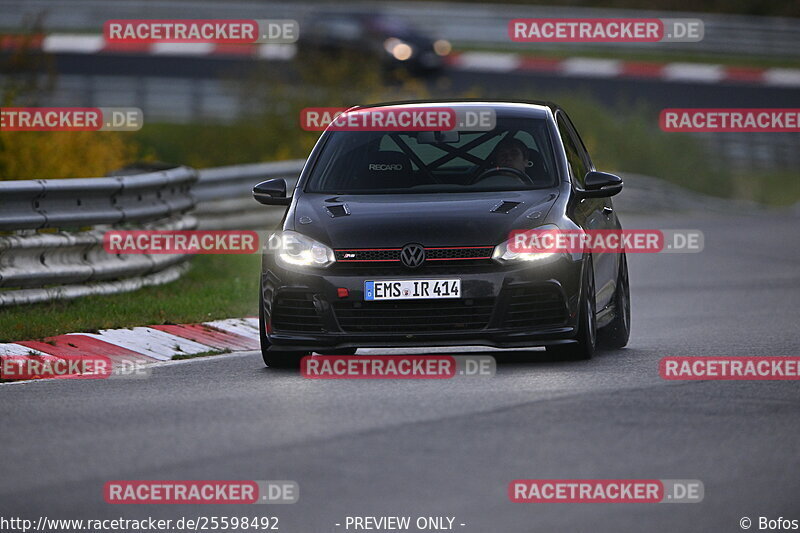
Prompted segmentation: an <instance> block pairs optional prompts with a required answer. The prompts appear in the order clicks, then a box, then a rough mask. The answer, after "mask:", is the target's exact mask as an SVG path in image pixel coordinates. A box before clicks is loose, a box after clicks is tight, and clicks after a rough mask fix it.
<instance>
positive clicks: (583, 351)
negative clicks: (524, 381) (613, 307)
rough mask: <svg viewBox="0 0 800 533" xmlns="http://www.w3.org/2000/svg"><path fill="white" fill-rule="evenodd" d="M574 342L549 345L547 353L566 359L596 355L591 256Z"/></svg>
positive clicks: (587, 266)
mask: <svg viewBox="0 0 800 533" xmlns="http://www.w3.org/2000/svg"><path fill="white" fill-rule="evenodd" d="M575 340H577V341H578V342H577V343H574V344H554V345H552V346H547V347H546V348H545V349H546V350H547V353H550V354H553V355H556V356H558V357H563V358H565V359H577V360H585V359H591V358H592V355H594V348H595V344H596V343H597V317H596V314H595V291H594V267H593V265H592V260H591V257H590V258H589V259H588V260H587V262H586V266H585V272H584V275H583V284H582V287H581V300H580V305H579V311H578V335H577V336H576V337H575Z"/></svg>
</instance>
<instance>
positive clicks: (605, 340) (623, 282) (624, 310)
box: [599, 254, 631, 349]
mask: <svg viewBox="0 0 800 533" xmlns="http://www.w3.org/2000/svg"><path fill="white" fill-rule="evenodd" d="M630 336H631V290H630V286H629V282H628V261H627V259H626V258H625V254H622V258H621V260H620V263H619V274H618V275H617V290H616V292H615V293H614V319H613V320H612V321H611V322H610V323H609V324H608V325H607V326H605V327H603V328H601V329H600V330H599V341H600V344H601V345H602V346H603V347H606V348H612V349H616V348H624V347H625V346H626V345H627V344H628V339H629V338H630Z"/></svg>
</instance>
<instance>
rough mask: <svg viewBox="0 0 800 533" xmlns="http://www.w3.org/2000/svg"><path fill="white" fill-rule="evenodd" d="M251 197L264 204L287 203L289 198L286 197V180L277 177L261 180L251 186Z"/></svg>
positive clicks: (289, 200) (290, 200) (289, 201)
mask: <svg viewBox="0 0 800 533" xmlns="http://www.w3.org/2000/svg"><path fill="white" fill-rule="evenodd" d="M253 198H255V199H256V201H257V202H258V203H260V204H264V205H289V204H290V203H292V199H291V198H287V197H286V180H285V179H283V178H277V179H272V180H267V181H262V182H261V183H259V184H258V185H256V186H255V187H253Z"/></svg>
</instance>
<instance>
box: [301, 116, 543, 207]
mask: <svg viewBox="0 0 800 533" xmlns="http://www.w3.org/2000/svg"><path fill="white" fill-rule="evenodd" d="M329 135H330V136H329V138H328V140H327V142H326V144H325V145H324V147H323V150H322V153H321V154H320V158H319V160H318V161H317V163H316V164H315V165H314V168H313V170H312V173H311V176H310V178H309V181H308V183H307V185H306V188H305V190H306V191H307V192H319V193H329V194H382V193H385V194H391V193H431V192H486V191H513V190H528V189H542V188H549V187H554V186H555V185H556V184H557V183H558V180H557V173H556V171H555V163H554V159H553V147H552V143H551V139H550V133H549V129H548V127H547V121H546V120H545V119H544V118H540V119H536V118H529V117H526V118H500V117H498V118H497V124H496V127H495V128H494V129H493V130H491V131H482V132H454V131H453V132H444V133H440V132H409V131H403V132H387V131H335V132H331V133H330V134H329Z"/></svg>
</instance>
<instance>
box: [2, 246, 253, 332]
mask: <svg viewBox="0 0 800 533" xmlns="http://www.w3.org/2000/svg"><path fill="white" fill-rule="evenodd" d="M259 268H260V256H259V255H258V254H254V255H199V256H196V257H195V258H194V259H193V260H192V268H191V270H189V272H187V273H186V274H184V276H183V277H182V278H180V279H179V280H177V281H175V282H173V283H168V284H166V285H161V286H158V287H148V288H145V289H142V290H139V291H136V292H133V293H124V294H116V295H108V296H89V297H86V298H80V299H77V300H69V301H62V302H52V303H43V304H34V305H27V306H17V307H8V308H4V309H2V310H0V342H13V341H20V340H29V339H38V338H41V337H45V336H52V335H60V334H63V333H78V332H96V331H97V330H99V329H106V328H123V327H133V326H147V325H154V324H184V323H192V322H202V321H208V320H217V319H223V318H232V317H244V316H255V315H257V314H258V299H257V298H258V276H259Z"/></svg>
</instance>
